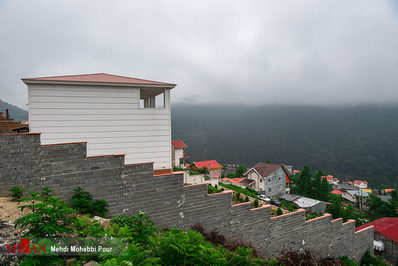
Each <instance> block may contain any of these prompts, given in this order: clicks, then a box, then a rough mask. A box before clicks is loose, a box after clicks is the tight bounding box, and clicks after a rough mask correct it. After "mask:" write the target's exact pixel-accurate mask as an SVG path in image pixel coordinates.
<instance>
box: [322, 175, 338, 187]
mask: <svg viewBox="0 0 398 266" xmlns="http://www.w3.org/2000/svg"><path fill="white" fill-rule="evenodd" d="M321 179H326V181H328V183H329V184H331V185H338V184H339V179H337V178H336V177H333V176H332V175H326V176H321Z"/></svg>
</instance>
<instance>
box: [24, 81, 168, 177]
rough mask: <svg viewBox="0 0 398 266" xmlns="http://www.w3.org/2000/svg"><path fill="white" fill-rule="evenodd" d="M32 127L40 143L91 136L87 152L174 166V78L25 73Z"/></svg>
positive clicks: (85, 139) (160, 167)
mask: <svg viewBox="0 0 398 266" xmlns="http://www.w3.org/2000/svg"><path fill="white" fill-rule="evenodd" d="M22 81H23V82H24V83H25V84H26V85H28V97H29V128H30V131H31V132H41V133H42V134H41V142H42V144H57V143H69V142H87V156H97V155H108V154H123V153H124V154H126V156H125V163H126V164H133V163H147V162H153V163H154V169H155V170H167V169H171V168H172V147H171V118H170V90H171V89H173V88H174V87H175V86H176V84H171V83H164V82H157V81H150V80H143V79H137V78H129V77H122V76H116V75H109V74H104V73H99V74H88V75H73V76H57V77H43V78H25V79H22Z"/></svg>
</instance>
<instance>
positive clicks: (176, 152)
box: [171, 140, 189, 168]
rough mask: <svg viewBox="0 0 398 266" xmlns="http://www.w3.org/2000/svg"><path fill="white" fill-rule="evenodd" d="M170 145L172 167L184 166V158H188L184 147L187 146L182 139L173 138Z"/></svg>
mask: <svg viewBox="0 0 398 266" xmlns="http://www.w3.org/2000/svg"><path fill="white" fill-rule="evenodd" d="M171 145H172V149H173V153H172V155H173V167H180V168H184V167H185V166H184V159H185V158H189V156H188V155H186V154H185V152H184V149H185V148H188V146H187V145H186V144H185V143H184V142H183V141H182V140H173V141H172V142H171Z"/></svg>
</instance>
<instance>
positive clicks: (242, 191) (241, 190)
mask: <svg viewBox="0 0 398 266" xmlns="http://www.w3.org/2000/svg"><path fill="white" fill-rule="evenodd" d="M219 185H220V186H223V187H225V188H229V189H231V190H233V191H236V192H239V193H240V194H245V195H247V196H249V197H252V198H257V192H256V191H255V190H254V192H253V191H252V189H247V188H246V189H245V188H241V187H240V186H236V185H232V184H224V183H219Z"/></svg>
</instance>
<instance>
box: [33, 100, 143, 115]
mask: <svg viewBox="0 0 398 266" xmlns="http://www.w3.org/2000/svg"><path fill="white" fill-rule="evenodd" d="M29 105H30V108H31V109H35V108H40V109H51V110H54V109H64V110H65V111H67V110H69V109H75V108H78V109H92V108H94V109H125V108H134V109H138V107H139V105H138V102H137V103H34V102H32V103H29ZM65 113H68V112H65Z"/></svg>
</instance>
